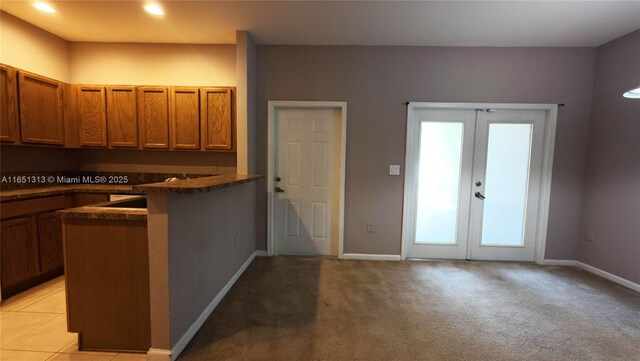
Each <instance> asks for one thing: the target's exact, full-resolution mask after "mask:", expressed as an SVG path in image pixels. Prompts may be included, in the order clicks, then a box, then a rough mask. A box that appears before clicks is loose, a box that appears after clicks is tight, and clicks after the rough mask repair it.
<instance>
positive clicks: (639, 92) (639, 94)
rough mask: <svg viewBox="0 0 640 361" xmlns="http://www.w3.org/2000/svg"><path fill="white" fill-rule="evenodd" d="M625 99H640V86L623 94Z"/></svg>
mask: <svg viewBox="0 0 640 361" xmlns="http://www.w3.org/2000/svg"><path fill="white" fill-rule="evenodd" d="M622 96H623V97H625V98H631V99H640V86H639V87H637V88H635V89H631V90H629V91H628V92H625V93H624V94H622Z"/></svg>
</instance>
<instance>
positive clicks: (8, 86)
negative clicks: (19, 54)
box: [0, 65, 20, 143]
mask: <svg viewBox="0 0 640 361" xmlns="http://www.w3.org/2000/svg"><path fill="white" fill-rule="evenodd" d="M19 134H20V131H19V129H18V90H17V87H16V71H15V69H13V68H10V67H8V66H5V65H0V141H2V142H7V143H15V142H17V141H18V137H19Z"/></svg>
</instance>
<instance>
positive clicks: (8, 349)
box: [0, 276, 146, 361]
mask: <svg viewBox="0 0 640 361" xmlns="http://www.w3.org/2000/svg"><path fill="white" fill-rule="evenodd" d="M144 359H146V355H145V354H130V353H116V352H112V353H107V352H85V351H78V335H77V334H75V333H70V332H67V315H66V306H65V294H64V276H62V277H58V278H56V279H53V280H51V281H49V282H47V283H44V284H42V285H40V286H37V287H34V288H32V289H30V290H28V291H25V292H23V293H21V294H19V295H16V296H13V297H11V298H8V299H6V300H3V301H2V302H0V360H1V361H14V360H15V361H31V360H34V361H36V360H72V361H76V360H77V361H85V360H87V361H103V360H104V361H108V360H114V361H140V360H144Z"/></svg>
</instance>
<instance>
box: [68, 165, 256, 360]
mask: <svg viewBox="0 0 640 361" xmlns="http://www.w3.org/2000/svg"><path fill="white" fill-rule="evenodd" d="M260 178H262V176H261V175H243V174H225V175H218V176H210V177H201V178H196V179H186V180H175V181H171V182H161V183H152V184H142V185H135V186H133V187H132V189H131V191H132V192H134V193H138V194H146V198H145V197H138V198H133V199H128V200H122V201H116V202H106V203H100V204H94V205H89V206H83V207H77V208H71V209H66V210H62V211H59V212H58V215H59V216H60V217H61V218H62V220H63V234H64V245H65V249H64V252H65V271H66V290H67V301H68V302H67V309H68V313H67V314H68V327H69V330H70V331H71V332H77V333H78V334H79V336H78V345H79V348H80V349H81V350H112V351H129V352H131V351H134V352H135V351H137V352H147V350H149V348H150V347H151V348H154V346H155V348H158V347H157V346H156V345H159V346H160V347H162V348H165V349H170V344H169V342H172V341H174V342H173V343H175V342H177V341H179V340H176V339H172V336H173V337H174V338H175V337H176V336H175V335H183V334H185V332H187V331H188V329H189V328H190V327H193V326H192V325H193V324H194V323H197V320H198V319H199V318H201V317H202V315H206V316H208V313H207V310H208V308H211V310H212V309H213V308H212V307H215V304H214V302H215V301H216V295H217V294H220V291H222V290H223V288H224V286H225V285H226V284H227V283H228V282H229V280H230V279H231V278H233V275H234V273H235V272H236V270H237V269H238V266H237V265H238V264H240V265H242V263H243V262H246V260H247V259H248V258H250V257H251V256H252V254H253V253H254V252H253V249H254V245H253V244H251V243H248V242H247V240H253V238H254V236H255V222H254V220H255V207H254V203H255V201H254V199H255V198H254V197H255V191H256V185H255V183H254V181H255V180H258V179H260ZM203 285H207V287H203ZM114 295H117V298H118V302H116V303H114V302H113V296H114ZM150 300H153V302H151V301H150ZM212 300H213V301H212ZM218 301H219V300H218ZM212 305H213V306H212ZM194 306H196V307H194ZM194 310H195V311H196V312H194ZM208 312H209V313H210V310H209V311H208ZM205 318H206V317H205Z"/></svg>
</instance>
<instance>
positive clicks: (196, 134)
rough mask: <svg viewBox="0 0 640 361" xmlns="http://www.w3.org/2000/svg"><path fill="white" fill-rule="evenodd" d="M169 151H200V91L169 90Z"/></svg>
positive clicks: (194, 89)
mask: <svg viewBox="0 0 640 361" xmlns="http://www.w3.org/2000/svg"><path fill="white" fill-rule="evenodd" d="M169 118H170V121H171V149H200V91H199V90H198V88H182V87H180V88H179V87H173V88H171V94H170V96H169Z"/></svg>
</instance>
